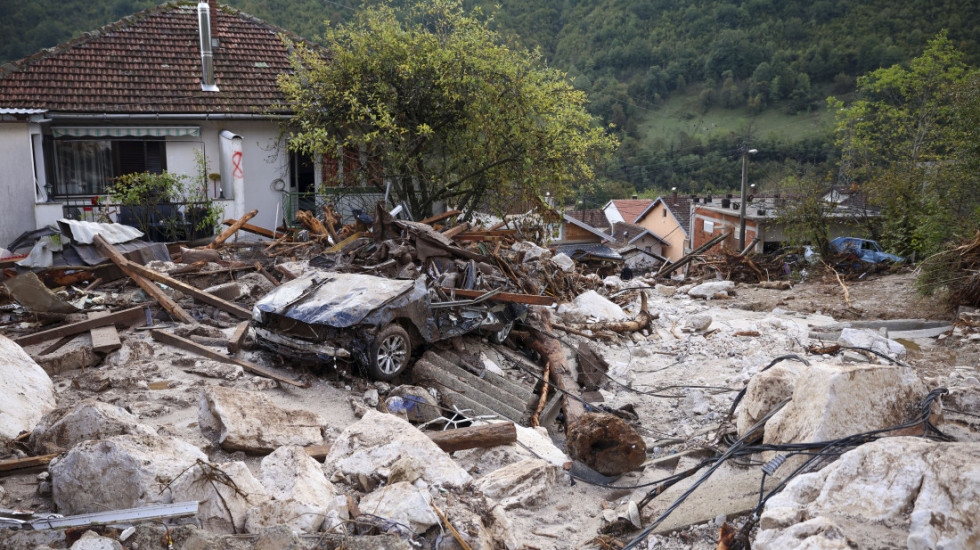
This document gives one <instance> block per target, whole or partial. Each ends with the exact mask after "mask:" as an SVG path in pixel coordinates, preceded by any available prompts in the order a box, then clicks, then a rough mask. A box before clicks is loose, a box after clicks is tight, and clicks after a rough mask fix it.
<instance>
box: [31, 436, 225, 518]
mask: <svg viewBox="0 0 980 550" xmlns="http://www.w3.org/2000/svg"><path fill="white" fill-rule="evenodd" d="M197 460H202V461H203V460H207V456H205V454H204V453H202V452H201V450H200V449H198V448H197V447H195V446H193V445H191V444H190V443H187V442H185V441H183V440H180V439H177V438H176V437H164V436H158V435H152V436H151V435H144V434H130V435H117V436H113V437H110V438H108V439H102V440H99V441H91V440H90V441H84V442H82V443H79V444H78V445H75V447H74V448H72V450H71V451H68V454H66V455H64V456H63V457H60V458H57V459H55V460H54V461H52V462H51V465H50V466H49V468H48V471H49V472H51V488H52V495H53V496H52V500H53V501H54V503H55V506H57V507H58V511H59V512H60V513H62V514H66V515H70V514H85V513H88V512H103V511H105V510H107V509H108V510H117V509H122V508H136V507H139V506H145V505H149V504H166V503H170V502H172V500H171V495H170V492H169V491H164V488H165V487H166V485H167V483H169V482H170V481H171V480H173V479H175V478H176V477H177V476H178V475H180V474H181V473H182V472H184V471H185V470H187V469H188V468H190V467H191V466H193V465H194V464H195V463H196V461H197Z"/></svg>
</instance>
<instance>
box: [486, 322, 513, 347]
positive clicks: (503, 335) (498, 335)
mask: <svg viewBox="0 0 980 550" xmlns="http://www.w3.org/2000/svg"><path fill="white" fill-rule="evenodd" d="M512 330H514V321H511V322H509V323H507V324H506V325H504V326H502V327H500V330H498V331H496V332H492V333H491V334H490V341H491V342H493V343H494V344H503V343H504V340H506V339H507V337H508V336H510V331H512Z"/></svg>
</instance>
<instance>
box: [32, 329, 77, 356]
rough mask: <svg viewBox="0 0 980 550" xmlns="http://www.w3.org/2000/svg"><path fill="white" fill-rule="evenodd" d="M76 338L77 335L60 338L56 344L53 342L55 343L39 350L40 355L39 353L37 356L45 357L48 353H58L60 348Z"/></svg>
mask: <svg viewBox="0 0 980 550" xmlns="http://www.w3.org/2000/svg"><path fill="white" fill-rule="evenodd" d="M76 336H78V335H77V334H69V335H68V336H62V337H61V338H60V339H59V340H58V341H57V342H55V343H53V344H51V345H50V346H48V347H46V348H44V349H42V350H41V353H39V354H38V356H44V355H47V354H49V353H54V352H56V351H58V350H59V349H61V346H63V345H65V344H67V343H68V342H71V341H72V340H74V339H75V337H76Z"/></svg>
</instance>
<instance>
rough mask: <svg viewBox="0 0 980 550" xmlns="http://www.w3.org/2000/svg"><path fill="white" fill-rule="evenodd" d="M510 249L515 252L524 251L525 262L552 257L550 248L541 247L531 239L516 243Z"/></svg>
mask: <svg viewBox="0 0 980 550" xmlns="http://www.w3.org/2000/svg"><path fill="white" fill-rule="evenodd" d="M510 249H511V251H513V252H515V253H519V252H523V253H524V261H525V262H533V261H535V260H542V259H548V258H550V257H551V251H550V250H548V249H547V248H541V247H540V246H538V245H536V244H534V243H532V242H529V241H524V242H519V243H514V244H513V245H511V247H510Z"/></svg>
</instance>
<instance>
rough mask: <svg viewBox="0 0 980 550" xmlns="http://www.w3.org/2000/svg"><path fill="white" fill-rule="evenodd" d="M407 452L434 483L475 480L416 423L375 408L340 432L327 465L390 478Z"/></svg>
mask: <svg viewBox="0 0 980 550" xmlns="http://www.w3.org/2000/svg"><path fill="white" fill-rule="evenodd" d="M405 456H411V457H413V458H415V459H416V460H418V461H419V462H420V463H422V464H424V465H425V472H424V473H423V474H422V479H424V480H425V481H426V482H428V483H430V484H432V485H441V486H444V487H462V486H464V485H467V484H468V483H470V482H471V481H472V480H473V478H472V477H470V474H468V473H466V470H464V469H462V468H460V467H459V465H458V464H456V462H455V461H454V460H453V459H452V458H451V457H450V456H449V455H448V454H446V452H445V451H443V450H442V449H440V448H439V446H438V445H436V444H435V443H433V442H432V440H431V439H429V438H428V437H427V436H426V435H425V434H423V433H422V432H420V431H419V430H418V429H417V428H416V427H415V426H412V425H411V424H409V423H408V422H407V421H406V420H402V419H401V418H398V417H396V416H394V415H390V414H384V413H379V412H377V411H372V410H369V411H367V412H366V413H365V414H364V416H363V417H362V418H361V419H360V420H359V421H357V422H355V423H353V424H351V425H350V426H348V427H347V428H346V429H345V430H344V431H343V432H341V434H340V435H339V436H337V438H336V439H335V440H334V442H333V445H332V446H331V447H330V452H329V453H328V454H327V457H326V460H325V461H324V465H325V467H332V468H333V469H334V470H335V472H336V473H341V474H346V475H350V476H358V475H364V476H371V475H375V474H378V475H381V476H382V477H385V478H387V477H388V474H389V473H390V471H391V466H392V465H393V464H394V463H395V461H397V460H398V459H399V458H402V457H405Z"/></svg>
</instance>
